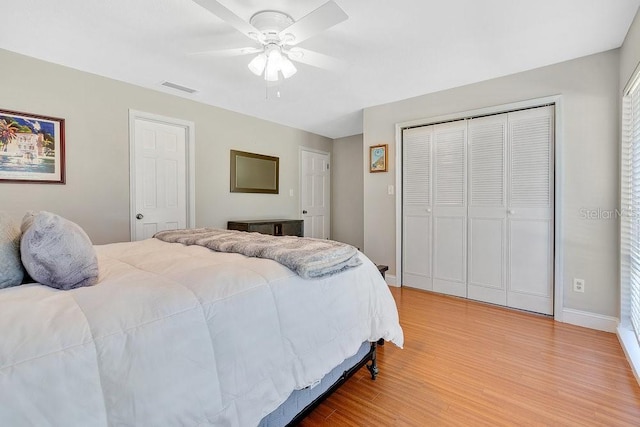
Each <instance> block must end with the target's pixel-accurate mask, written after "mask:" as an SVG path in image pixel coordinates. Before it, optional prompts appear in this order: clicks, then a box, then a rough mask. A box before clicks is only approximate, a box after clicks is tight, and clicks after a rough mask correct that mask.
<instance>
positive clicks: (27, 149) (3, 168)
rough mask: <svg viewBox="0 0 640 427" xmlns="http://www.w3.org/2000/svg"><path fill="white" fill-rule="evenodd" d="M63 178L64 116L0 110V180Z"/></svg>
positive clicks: (58, 181) (53, 180) (49, 180)
mask: <svg viewBox="0 0 640 427" xmlns="http://www.w3.org/2000/svg"><path fill="white" fill-rule="evenodd" d="M64 179H65V177H64V119H59V118H55V117H46V116H40V115H35V114H29V113H19V112H17V111H6V110H0V183H2V182H22V183H29V182H31V183H54V184H64V182H65V181H64Z"/></svg>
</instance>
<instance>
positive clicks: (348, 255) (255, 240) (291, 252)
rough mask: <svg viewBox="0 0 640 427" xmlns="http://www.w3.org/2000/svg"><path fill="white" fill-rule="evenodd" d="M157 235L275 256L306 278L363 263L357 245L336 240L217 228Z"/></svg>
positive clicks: (223, 249)
mask: <svg viewBox="0 0 640 427" xmlns="http://www.w3.org/2000/svg"><path fill="white" fill-rule="evenodd" d="M153 237H155V238H156V239H159V240H162V241H165V242H169V243H182V244H183V245H187V246H189V245H199V246H204V247H205V248H209V249H212V250H214V251H218V252H235V253H239V254H243V255H246V256H250V257H257V258H268V259H272V260H274V261H277V262H279V263H280V264H282V265H284V266H285V267H288V268H289V269H291V270H293V271H294V272H295V273H296V274H298V276H300V277H302V278H305V279H317V278H321V277H325V276H331V275H333V274H336V273H340V272H341V271H344V270H347V269H349V268H353V267H357V266H358V265H360V264H361V263H362V261H361V260H360V258H359V257H358V250H357V249H356V248H354V247H353V246H351V245H347V244H345V243H339V242H334V241H332V240H321V239H311V238H307V237H296V236H277V237H276V236H269V235H266V234H259V233H247V232H245V231H235V230H221V229H217V228H195V229H185V230H167V231H160V232H158V233H156V234H155V235H154V236H153Z"/></svg>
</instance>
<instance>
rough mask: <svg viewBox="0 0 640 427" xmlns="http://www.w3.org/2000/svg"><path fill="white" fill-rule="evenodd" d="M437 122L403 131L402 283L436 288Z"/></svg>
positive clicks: (428, 288)
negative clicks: (433, 202)
mask: <svg viewBox="0 0 640 427" xmlns="http://www.w3.org/2000/svg"><path fill="white" fill-rule="evenodd" d="M432 140H433V126H425V127H419V128H414V129H405V130H404V131H403V134H402V162H403V168H402V226H403V239H402V245H403V249H402V252H403V257H402V262H403V266H402V284H403V285H404V286H410V287H413V288H419V289H424V290H432V289H433V282H432V274H431V256H432V252H431V247H432V246H431V245H432V239H431V209H432V207H431V181H432V179H431V171H432V166H431V157H432V155H431V152H432Z"/></svg>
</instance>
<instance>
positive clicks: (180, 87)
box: [161, 81, 197, 93]
mask: <svg viewBox="0 0 640 427" xmlns="http://www.w3.org/2000/svg"><path fill="white" fill-rule="evenodd" d="M161 84H162V86H166V87H170V88H171V89H176V90H181V91H182V92H187V93H196V92H197V90H195V89H191V88H190V87H186V86H181V85H179V84H175V83H171V82H167V81H164V82H162V83H161Z"/></svg>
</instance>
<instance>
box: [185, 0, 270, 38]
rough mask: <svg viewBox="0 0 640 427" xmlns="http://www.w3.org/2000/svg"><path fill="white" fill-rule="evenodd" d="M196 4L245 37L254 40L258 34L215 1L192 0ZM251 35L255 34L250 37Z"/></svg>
mask: <svg viewBox="0 0 640 427" xmlns="http://www.w3.org/2000/svg"><path fill="white" fill-rule="evenodd" d="M193 1H194V2H196V3H198V4H199V5H200V6H202V7H204V8H205V9H207V10H208V11H209V12H211V13H213V14H214V15H216V16H217V17H218V18H220V19H222V20H223V21H225V22H226V23H227V24H229V25H231V26H232V27H234V28H235V29H236V30H238V31H240V32H241V33H242V34H244V35H245V36H247V37H249V38H251V39H253V40H255V39H256V37H257V35H258V34H260V31H258V29H257V28H256V27H254V26H253V25H251V24H250V23H248V22H247V21H245V20H244V19H242V18H240V17H239V16H238V15H236V14H235V13H233V12H232V11H230V10H229V9H227V8H226V7H225V6H223V5H222V4H221V3H220V2H218V1H217V0H193ZM251 34H255V36H252V35H251Z"/></svg>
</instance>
